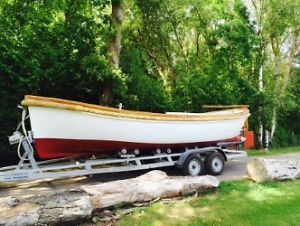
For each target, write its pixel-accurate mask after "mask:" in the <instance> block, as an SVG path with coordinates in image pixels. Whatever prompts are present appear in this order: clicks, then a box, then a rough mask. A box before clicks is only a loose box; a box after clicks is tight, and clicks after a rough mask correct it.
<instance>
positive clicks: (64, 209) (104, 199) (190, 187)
mask: <svg viewBox="0 0 300 226" xmlns="http://www.w3.org/2000/svg"><path fill="white" fill-rule="evenodd" d="M218 185H219V182H218V180H217V179H216V178H215V177H213V176H201V177H168V176H167V175H166V173H165V172H162V171H159V170H154V171H151V172H148V173H146V174H144V175H142V176H139V177H136V178H133V179H127V180H119V181H113V182H108V183H100V184H96V185H85V186H81V187H80V188H79V189H78V190H74V189H72V190H65V191H60V192H56V193H47V194H43V195H31V196H22V197H6V198H2V199H0V225H55V224H66V223H67V222H80V221H83V220H88V219H91V218H92V215H93V213H95V212H97V211H101V210H103V209H105V208H109V207H113V206H115V205H120V204H123V203H137V202H147V201H151V200H154V199H157V198H171V197H176V196H180V195H182V194H188V193H192V192H194V191H197V190H203V189H211V188H216V187H217V186H218Z"/></svg>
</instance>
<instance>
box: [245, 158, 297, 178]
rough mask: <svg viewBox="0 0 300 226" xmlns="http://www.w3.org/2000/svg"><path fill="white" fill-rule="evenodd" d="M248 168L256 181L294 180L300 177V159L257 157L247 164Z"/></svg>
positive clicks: (251, 176) (249, 173)
mask: <svg viewBox="0 0 300 226" xmlns="http://www.w3.org/2000/svg"><path fill="white" fill-rule="evenodd" d="M247 170H248V175H249V176H250V178H251V179H252V180H254V181H255V182H264V181H273V180H293V179H296V178H299V177H300V160H282V159H264V158H257V159H253V160H252V161H250V162H249V163H248V164H247Z"/></svg>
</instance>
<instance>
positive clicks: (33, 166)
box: [0, 131, 247, 182]
mask: <svg viewBox="0 0 300 226" xmlns="http://www.w3.org/2000/svg"><path fill="white" fill-rule="evenodd" d="M31 134H32V133H30V132H28V135H26V136H24V135H23V134H22V133H21V132H19V131H16V132H14V134H13V135H12V136H10V137H9V141H10V143H11V144H16V143H19V147H18V149H19V148H20V146H21V147H22V148H23V150H24V153H23V154H22V156H21V157H20V161H19V163H18V164H17V165H13V166H6V167H2V168H0V182H13V181H27V180H37V179H48V178H49V179H59V178H68V177H77V176H87V175H93V174H101V173H116V172H126V171H135V170H145V169H153V168H161V167H169V166H177V167H179V168H184V167H185V165H186V164H187V163H186V161H187V159H188V157H189V156H191V155H197V156H199V158H200V159H201V160H202V161H203V163H204V162H205V161H206V158H207V157H208V156H209V155H210V154H212V153H216V152H218V153H220V154H222V156H223V157H224V160H225V161H227V160H229V159H235V158H241V157H245V156H247V154H246V152H245V151H241V150H230V149H227V148H226V147H227V146H232V145H239V144H241V143H242V142H243V141H242V140H241V141H240V142H227V143H219V144H217V146H210V147H201V148H199V147H194V148H185V150H183V151H182V152H179V153H170V152H171V150H170V149H169V150H168V151H167V152H166V153H162V152H161V150H160V149H157V150H153V152H150V153H154V154H151V155H144V156H142V155H141V156H136V155H135V154H125V155H124V154H120V155H119V156H117V157H115V158H100V159H87V158H77V159H74V158H59V159H52V160H47V161H40V162H38V161H36V159H35V158H34V154H33V149H32V146H31V144H32V143H33V142H34V140H33V138H32V136H31ZM200 162H201V161H200ZM202 165H203V164H202ZM223 167H224V166H223ZM222 171H223V169H222ZM201 173H202V172H201ZM220 173H221V172H220ZM199 174H200V172H199Z"/></svg>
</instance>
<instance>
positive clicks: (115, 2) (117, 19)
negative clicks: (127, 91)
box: [99, 0, 123, 105]
mask: <svg viewBox="0 0 300 226" xmlns="http://www.w3.org/2000/svg"><path fill="white" fill-rule="evenodd" d="M111 7H112V11H111V20H110V27H111V37H110V39H109V43H108V48H109V54H110V56H109V63H110V65H111V66H112V68H119V66H120V51H121V37H122V36H121V25H122V20H123V7H122V0H111ZM112 100H113V96H112V84H111V81H105V82H104V84H103V87H102V88H101V91H100V95H99V102H100V104H103V105H107V104H110V103H111V102H112Z"/></svg>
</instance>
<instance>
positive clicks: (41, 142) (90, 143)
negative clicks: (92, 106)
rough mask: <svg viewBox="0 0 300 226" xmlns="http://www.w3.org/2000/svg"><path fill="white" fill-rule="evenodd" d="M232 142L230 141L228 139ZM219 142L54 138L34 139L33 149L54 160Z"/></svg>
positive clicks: (201, 145) (199, 145)
mask: <svg viewBox="0 0 300 226" xmlns="http://www.w3.org/2000/svg"><path fill="white" fill-rule="evenodd" d="M229 140H230V141H232V139H229ZM217 142H219V141H208V142H197V143H181V144H148V143H132V142H122V141H107V140H77V139H55V138H36V139H35V148H36V151H37V154H38V156H39V157H40V158H41V159H54V158H61V157H77V156H84V155H92V154H94V155H99V154H108V153H117V152H118V151H120V150H122V149H123V148H126V149H127V150H134V149H136V148H138V149H139V150H141V151H149V150H154V149H157V148H161V149H166V148H172V149H180V148H184V147H194V146H198V147H204V146H210V145H215V144H216V143H217Z"/></svg>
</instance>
